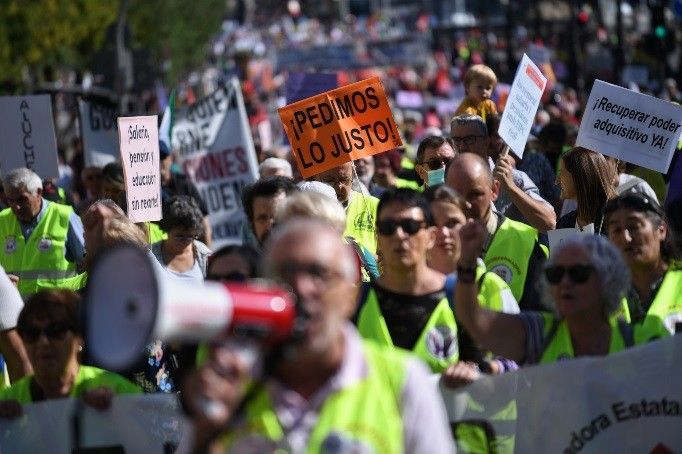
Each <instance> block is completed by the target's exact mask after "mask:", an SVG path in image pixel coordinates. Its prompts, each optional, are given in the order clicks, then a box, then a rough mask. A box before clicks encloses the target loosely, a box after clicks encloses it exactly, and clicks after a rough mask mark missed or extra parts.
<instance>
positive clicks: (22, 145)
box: [0, 95, 59, 180]
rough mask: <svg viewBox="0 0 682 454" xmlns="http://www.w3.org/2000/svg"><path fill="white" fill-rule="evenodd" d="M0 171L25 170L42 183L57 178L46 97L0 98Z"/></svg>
mask: <svg viewBox="0 0 682 454" xmlns="http://www.w3.org/2000/svg"><path fill="white" fill-rule="evenodd" d="M0 143H2V153H0V169H2V172H3V173H7V172H9V171H10V170H13V169H18V168H20V167H27V168H29V169H31V170H33V171H34V172H35V173H37V174H38V175H40V177H41V178H42V179H44V180H46V179H52V178H57V177H58V176H59V169H58V165H57V139H56V137H55V134H54V122H53V121H52V101H51V100H50V95H37V96H2V97H0Z"/></svg>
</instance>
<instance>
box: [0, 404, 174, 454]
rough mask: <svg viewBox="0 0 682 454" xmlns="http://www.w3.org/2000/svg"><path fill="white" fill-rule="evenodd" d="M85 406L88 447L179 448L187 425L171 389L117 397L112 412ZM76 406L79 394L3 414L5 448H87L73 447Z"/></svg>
mask: <svg viewBox="0 0 682 454" xmlns="http://www.w3.org/2000/svg"><path fill="white" fill-rule="evenodd" d="M80 408H81V410H82V413H81V415H80V418H79V423H80V433H81V437H80V442H79V443H78V444H79V446H80V448H81V449H86V450H87V449H90V450H92V451H88V452H144V453H146V454H163V453H166V452H174V451H175V448H176V447H177V446H178V445H179V444H180V440H181V438H182V435H183V432H184V431H185V428H186V426H187V421H186V419H185V418H184V417H183V416H182V414H181V412H180V409H179V406H178V403H177V398H176V396H175V395H170V394H138V395H121V396H114V398H113V400H112V404H111V408H109V409H108V410H106V411H99V410H95V409H94V408H91V407H89V406H87V405H81V406H80ZM75 409H76V405H75V400H74V399H57V400H47V401H43V402H39V403H35V404H29V405H24V406H23V407H22V410H23V415H22V416H21V417H20V418H17V419H14V420H12V419H1V418H0V452H52V453H70V452H85V451H77V450H74V449H73V448H74V440H73V433H74V431H73V416H74V411H75ZM107 449H109V451H107ZM116 449H119V450H118V451H116ZM120 449H123V451H120Z"/></svg>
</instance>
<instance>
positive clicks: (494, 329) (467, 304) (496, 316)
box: [455, 220, 526, 364]
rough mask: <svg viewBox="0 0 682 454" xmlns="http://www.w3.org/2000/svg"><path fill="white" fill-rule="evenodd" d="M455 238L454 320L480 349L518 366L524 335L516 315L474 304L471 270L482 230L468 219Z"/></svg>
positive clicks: (476, 294)
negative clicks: (457, 246)
mask: <svg viewBox="0 0 682 454" xmlns="http://www.w3.org/2000/svg"><path fill="white" fill-rule="evenodd" d="M459 235H460V241H461V244H462V254H461V256H460V259H459V265H458V268H457V269H458V278H457V284H456V285H455V301H456V303H455V315H456V317H457V320H459V322H460V323H461V324H462V325H463V326H464V328H465V329H466V330H467V331H468V332H469V334H470V335H471V337H472V338H473V339H474V340H475V341H476V342H478V343H479V344H481V345H482V346H483V347H484V348H486V349H488V350H490V351H492V352H493V353H495V354H497V355H500V356H503V357H505V358H508V359H511V360H514V361H516V362H517V363H519V364H520V363H521V362H523V359H524V356H525V343H526V332H525V329H524V327H523V323H522V322H521V319H520V318H519V316H518V315H516V314H505V313H503V312H495V311H491V310H489V309H485V308H483V307H481V305H480V304H479V303H478V287H477V285H476V279H475V271H474V270H475V268H476V258H477V257H478V256H479V254H480V251H481V249H482V246H483V242H484V240H485V236H486V230H485V227H483V225H481V224H480V223H479V222H477V221H473V220H469V222H467V223H466V224H465V225H464V226H462V228H461V229H460V231H459Z"/></svg>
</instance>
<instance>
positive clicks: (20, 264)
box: [0, 202, 76, 296]
mask: <svg viewBox="0 0 682 454" xmlns="http://www.w3.org/2000/svg"><path fill="white" fill-rule="evenodd" d="M46 203H48V205H47V209H46V210H45V215H44V216H43V218H42V219H41V220H40V222H38V225H37V226H36V227H35V229H33V232H31V236H29V238H28V240H24V235H23V234H22V232H21V227H20V226H19V221H18V220H17V218H16V216H15V215H14V213H12V211H11V209H9V208H7V209H5V210H3V211H2V212H0V241H2V252H1V253H0V264H1V265H2V266H3V267H4V268H5V271H6V272H7V273H8V274H15V275H17V276H19V293H21V294H22V296H23V295H28V294H31V293H35V292H37V291H39V290H43V289H50V288H62V287H63V285H64V281H65V280H66V279H67V278H70V277H73V276H75V275H76V265H75V264H74V263H71V262H69V261H68V260H66V257H65V255H64V253H65V247H66V235H67V232H68V229H69V217H70V216H71V213H73V208H71V207H70V206H66V205H60V204H58V203H50V202H46Z"/></svg>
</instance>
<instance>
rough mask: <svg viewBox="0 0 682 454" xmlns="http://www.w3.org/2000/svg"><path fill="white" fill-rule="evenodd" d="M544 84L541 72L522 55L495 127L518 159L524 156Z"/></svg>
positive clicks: (544, 79)
mask: <svg viewBox="0 0 682 454" xmlns="http://www.w3.org/2000/svg"><path fill="white" fill-rule="evenodd" d="M545 85H547V78H546V77H545V76H543V75H542V73H541V72H540V70H539V69H538V67H537V66H536V65H535V63H533V62H532V61H531V59H530V58H528V55H526V54H523V59H522V60H521V63H520V64H519V67H518V68H517V70H516V76H514V82H513V83H512V87H511V90H510V91H509V96H508V97H507V101H506V104H505V107H504V112H503V113H502V118H501V119H500V127H499V129H498V134H499V135H500V137H501V138H502V140H504V141H505V143H506V144H507V145H509V148H511V150H512V151H513V152H514V154H515V155H516V156H518V157H519V158H523V151H524V149H525V148H526V140H527V139H528V134H529V133H530V128H531V127H532V126H533V120H534V119H535V113H536V112H537V110H538V106H539V105H540V98H542V93H543V92H544V91H545Z"/></svg>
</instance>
